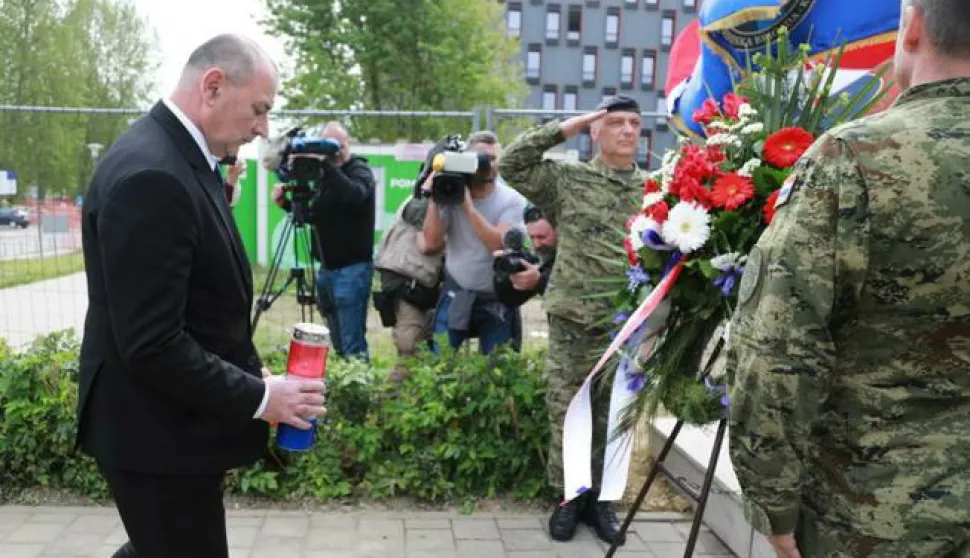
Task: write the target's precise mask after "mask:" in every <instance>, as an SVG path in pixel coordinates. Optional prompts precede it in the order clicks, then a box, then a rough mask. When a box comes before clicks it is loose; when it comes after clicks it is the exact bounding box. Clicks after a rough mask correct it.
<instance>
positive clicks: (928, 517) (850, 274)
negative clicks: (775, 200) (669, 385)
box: [729, 79, 970, 540]
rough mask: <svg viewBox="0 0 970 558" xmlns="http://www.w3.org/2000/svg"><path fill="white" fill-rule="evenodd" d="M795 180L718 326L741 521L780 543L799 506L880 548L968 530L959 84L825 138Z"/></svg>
mask: <svg viewBox="0 0 970 558" xmlns="http://www.w3.org/2000/svg"><path fill="white" fill-rule="evenodd" d="M792 176H793V178H791V179H790V182H789V184H788V185H789V186H790V187H791V192H790V194H789V195H788V196H787V198H786V196H785V195H784V194H782V195H781V200H782V201H780V202H779V205H776V207H777V208H778V209H777V213H776V214H775V217H774V220H773V222H772V223H771V225H770V226H769V227H768V228H767V230H766V231H765V233H764V235H763V236H762V237H761V239H760V240H759V242H758V244H757V246H756V247H755V249H754V250H752V252H751V254H750V256H749V259H748V263H747V266H746V269H745V272H744V275H743V277H742V279H741V282H740V285H739V290H738V307H737V310H736V312H735V315H734V318H733V320H732V327H731V331H730V340H729V345H730V349H729V370H730V371H731V373H732V374H733V375H734V380H733V386H732V388H733V390H732V401H731V422H730V446H731V458H732V461H733V464H734V468H735V471H736V473H737V476H738V480H739V481H740V484H741V487H742V489H743V491H744V494H745V511H746V514H747V517H748V519H749V521H750V522H751V524H752V525H753V526H754V527H755V528H757V529H758V530H759V531H761V532H763V533H775V534H781V533H790V532H792V531H793V529H794V528H795V526H796V524H797V520H798V513H799V507H800V506H804V507H806V509H807V510H811V512H812V515H817V516H820V517H824V519H825V521H826V523H827V524H828V525H835V526H839V527H838V528H840V529H847V530H851V532H853V533H856V534H857V535H859V536H866V537H874V538H877V539H887V540H898V539H901V538H905V537H906V536H907V534H910V535H916V534H922V535H924V536H925V534H927V533H931V532H933V531H934V530H939V529H945V527H946V525H947V524H949V525H950V526H951V527H950V528H951V529H952V525H953V524H963V525H967V524H970V505H968V502H970V500H968V498H970V478H968V476H967V472H968V471H970V79H962V80H950V81H946V82H940V83H935V84H927V85H920V86H917V87H913V88H911V89H910V90H908V91H906V92H905V93H904V94H903V95H901V96H900V98H899V99H898V100H897V102H896V104H895V105H894V106H893V107H892V108H891V109H889V110H888V111H885V112H883V113H881V114H877V115H873V116H870V117H867V118H864V119H862V120H859V121H856V122H852V123H849V124H845V125H843V126H841V127H839V128H837V129H834V130H831V131H830V132H829V133H827V134H825V135H824V136H823V137H821V138H819V140H818V141H817V142H816V143H815V144H814V145H813V146H812V148H811V149H810V150H809V151H808V152H807V153H806V154H805V155H804V156H803V157H802V159H801V160H800V161H799V162H798V163H797V166H796V168H795V172H794V173H793V175H792ZM783 191H784V188H783Z"/></svg>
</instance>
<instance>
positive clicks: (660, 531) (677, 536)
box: [630, 522, 689, 543]
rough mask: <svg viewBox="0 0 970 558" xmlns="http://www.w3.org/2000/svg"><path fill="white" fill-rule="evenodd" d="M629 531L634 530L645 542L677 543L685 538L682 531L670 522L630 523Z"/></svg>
mask: <svg viewBox="0 0 970 558" xmlns="http://www.w3.org/2000/svg"><path fill="white" fill-rule="evenodd" d="M630 531H635V532H636V534H637V535H639V536H640V538H641V539H643V541H644V542H647V543H678V542H684V541H686V540H687V536H686V535H685V534H684V533H683V531H681V530H680V529H678V528H677V526H676V525H674V524H672V523H660V522H657V523H634V524H632V525H630ZM688 532H689V531H688Z"/></svg>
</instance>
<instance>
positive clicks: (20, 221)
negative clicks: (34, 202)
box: [0, 207, 30, 229]
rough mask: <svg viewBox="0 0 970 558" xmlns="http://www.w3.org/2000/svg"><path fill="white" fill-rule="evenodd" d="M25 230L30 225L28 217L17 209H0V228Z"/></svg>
mask: <svg viewBox="0 0 970 558" xmlns="http://www.w3.org/2000/svg"><path fill="white" fill-rule="evenodd" d="M4 225H6V226H8V227H10V228H14V227H20V228H21V229H26V228H27V226H28V225H30V215H29V214H28V213H27V210H26V209H22V208H19V207H0V226H4Z"/></svg>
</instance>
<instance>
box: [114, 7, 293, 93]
mask: <svg viewBox="0 0 970 558" xmlns="http://www.w3.org/2000/svg"><path fill="white" fill-rule="evenodd" d="M126 1H127V2H128V3H130V4H132V5H134V6H135V8H136V9H137V10H138V12H139V13H140V14H141V16H142V17H143V18H146V19H147V20H148V24H149V26H150V27H153V28H154V29H155V32H156V34H157V36H158V40H159V42H158V45H157V51H158V53H159V55H160V57H161V60H160V61H161V66H160V68H159V73H158V76H157V78H156V80H155V81H156V84H155V91H154V96H155V97H162V96H164V95H167V94H168V93H169V92H170V91H171V90H172V88H173V87H174V86H175V83H176V81H178V76H179V72H181V71H182V66H183V65H184V64H185V61H186V60H187V59H188V57H189V54H190V53H191V52H192V50H193V49H194V48H195V47H196V46H198V45H199V44H201V43H202V42H204V41H205V40H206V39H208V38H210V37H212V36H214V35H218V34H219V33H226V32H233V33H240V34H243V35H246V36H249V37H251V38H253V39H255V40H256V41H257V42H259V43H260V44H261V45H262V46H263V48H265V49H266V51H267V52H269V54H270V56H272V57H273V58H274V59H275V60H276V61H277V63H280V64H281V65H285V66H288V63H287V60H286V59H285V56H284V52H283V43H282V41H280V40H278V39H275V38H273V37H270V36H269V35H267V34H265V33H264V32H263V31H262V29H261V26H260V25H259V24H258V23H257V22H258V21H259V20H260V19H262V18H264V17H265V16H266V8H265V1H264V0H126Z"/></svg>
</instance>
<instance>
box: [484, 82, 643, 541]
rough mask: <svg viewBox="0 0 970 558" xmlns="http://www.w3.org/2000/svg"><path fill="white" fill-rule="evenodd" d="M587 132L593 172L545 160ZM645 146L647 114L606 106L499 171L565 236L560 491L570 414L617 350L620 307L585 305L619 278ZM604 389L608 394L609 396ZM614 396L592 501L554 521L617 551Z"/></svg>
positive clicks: (556, 319)
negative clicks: (588, 530) (606, 465)
mask: <svg viewBox="0 0 970 558" xmlns="http://www.w3.org/2000/svg"><path fill="white" fill-rule="evenodd" d="M587 126H590V133H591V135H592V138H593V141H594V142H596V144H597V145H598V146H599V153H598V155H597V156H596V158H595V159H594V160H592V161H591V162H589V163H578V162H577V163H571V162H557V161H552V160H548V159H543V154H544V153H545V152H546V150H548V149H550V148H552V147H553V146H556V145H558V144H560V143H562V142H564V141H565V140H566V139H567V138H569V137H571V136H574V135H576V134H578V133H579V132H580V131H582V130H583V129H584V128H586V127H587ZM639 137H640V107H639V106H638V105H637V102H636V101H635V100H633V99H631V98H629V97H625V96H619V97H613V98H612V99H608V100H606V101H605V102H604V103H603V104H601V105H600V106H599V107H598V108H597V110H596V111H595V112H592V113H589V114H585V115H581V116H577V117H574V118H571V119H569V120H566V121H565V122H561V123H560V122H551V123H549V124H547V125H545V126H542V127H538V128H535V129H533V130H530V131H527V132H525V133H524V134H522V135H521V136H519V137H518V138H516V140H515V141H514V142H513V143H512V144H511V145H509V146H508V148H507V149H506V151H505V153H504V154H503V155H502V158H501V159H500V161H499V171H500V172H501V174H502V176H503V177H504V178H505V180H506V181H507V182H508V184H509V185H511V186H512V187H513V188H516V189H517V190H519V192H521V193H522V194H523V195H524V196H525V197H527V198H528V199H529V200H531V201H532V202H533V203H534V204H535V205H536V206H537V207H538V208H539V209H540V210H541V211H542V212H543V213H544V214H545V215H546V216H547V218H548V219H549V221H550V222H551V223H552V224H553V226H554V227H555V228H556V230H557V232H558V235H559V247H558V255H557V259H556V264H555V267H554V269H553V272H552V276H551V278H550V280H549V286H548V290H547V292H546V296H545V299H546V309H547V311H548V313H549V355H548V359H547V363H546V377H547V380H548V385H549V387H548V395H547V403H548V406H549V419H550V421H551V423H552V430H553V435H552V440H551V443H550V450H549V471H548V473H549V482H550V484H551V485H552V486H553V487H555V488H556V489H558V490H559V491H562V489H563V464H562V460H563V456H562V428H563V422H564V420H565V416H566V409H567V407H568V406H569V401H570V400H571V399H572V397H573V395H575V394H576V392H577V391H578V390H579V388H580V386H581V385H582V383H583V380H584V379H585V378H586V376H587V375H588V374H589V372H590V370H592V368H593V366H594V365H595V363H596V360H597V359H598V358H599V356H600V355H601V354H602V353H603V351H604V350H606V347H607V346H608V345H609V336H608V324H610V323H611V321H612V305H611V300H610V298H608V297H600V298H584V297H588V296H589V295H591V294H596V293H598V292H602V291H603V290H604V287H603V285H602V284H597V283H596V280H598V279H605V278H615V275H616V268H615V267H613V266H610V265H607V264H605V263H604V262H607V261H612V260H615V259H616V250H615V247H616V246H619V244H620V243H621V242H622V238H618V235H617V232H616V231H617V230H623V228H624V225H625V222H626V219H627V217H628V216H629V214H630V213H631V212H632V211H635V209H636V207H635V205H634V200H635V199H636V198H637V197H638V194H639V193H640V192H642V191H643V183H644V181H645V180H646V173H645V172H644V171H642V170H641V169H639V168H638V167H637V165H636V150H637V141H638V140H639ZM602 387H605V386H602ZM608 411H609V389H601V388H600V386H596V387H595V388H594V401H593V413H594V426H593V432H594V434H593V436H594V437H593V455H594V463H593V464H592V466H593V484H594V486H592V487H590V488H591V490H590V492H588V493H586V494H584V495H582V496H580V497H578V498H576V499H574V500H572V501H571V502H569V503H568V504H565V505H561V506H558V507H557V508H556V511H555V512H554V513H553V515H552V517H551V518H550V520H549V528H550V533H551V535H552V537H553V538H555V539H557V540H569V539H571V538H572V537H573V536H574V534H575V532H576V525H577V523H578V521H579V520H581V519H582V520H583V521H585V522H586V523H588V524H589V525H590V526H591V527H593V528H594V529H595V531H596V533H597V535H598V536H599V537H600V538H601V539H603V540H605V541H607V542H612V541H613V539H614V538H616V536H617V534H618V531H619V521H618V520H617V517H616V512H615V507H614V504H613V503H612V502H599V501H597V500H598V491H597V488H598V486H599V484H600V480H601V479H600V477H601V473H602V469H603V453H604V450H605V446H606V444H605V441H606V440H605V438H606V437H605V432H606V419H607V414H608Z"/></svg>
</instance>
